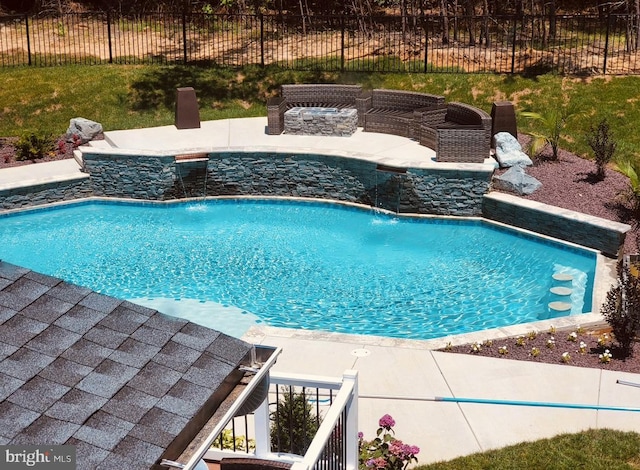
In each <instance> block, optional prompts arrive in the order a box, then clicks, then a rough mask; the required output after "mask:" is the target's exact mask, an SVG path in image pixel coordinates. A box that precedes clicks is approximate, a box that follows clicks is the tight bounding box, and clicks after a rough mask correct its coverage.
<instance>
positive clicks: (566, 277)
mask: <svg viewBox="0 0 640 470" xmlns="http://www.w3.org/2000/svg"><path fill="white" fill-rule="evenodd" d="M551 277H552V278H553V280H554V281H558V282H571V281H573V276H572V275H571V274H568V273H555V274H554V275H553V276H551Z"/></svg>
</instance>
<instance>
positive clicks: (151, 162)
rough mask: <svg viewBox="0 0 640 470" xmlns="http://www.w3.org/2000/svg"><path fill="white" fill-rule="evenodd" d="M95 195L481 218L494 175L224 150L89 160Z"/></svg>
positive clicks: (89, 157)
mask: <svg viewBox="0 0 640 470" xmlns="http://www.w3.org/2000/svg"><path fill="white" fill-rule="evenodd" d="M84 161H85V168H86V170H87V171H88V172H89V173H90V174H91V181H92V185H93V190H94V194H95V195H96V196H118V197H128V198H135V199H151V200H166V199H174V198H182V197H203V196H233V195H238V196H244V195H254V196H290V197H307V198H320V199H333V200H338V201H346V202H354V203H360V204H367V205H372V206H378V207H381V208H385V209H388V210H392V211H399V212H413V213H423V214H437V215H465V216H479V215H481V213H482V198H483V195H484V194H485V193H486V192H487V191H488V189H489V182H490V178H491V174H492V171H491V170H479V171H461V170H451V169H418V168H408V169H406V173H402V174H397V173H393V172H386V171H379V170H377V164H376V163H374V162H371V161H367V160H364V159H359V158H350V157H342V156H340V157H338V156H330V155H308V154H286V153H278V152H220V153H212V154H209V161H208V162H206V161H205V162H204V164H203V163H202V162H190V163H175V161H174V157H147V156H144V157H132V156H122V155H121V156H114V155H108V156H107V155H104V154H101V153H96V154H91V153H86V154H85V155H84Z"/></svg>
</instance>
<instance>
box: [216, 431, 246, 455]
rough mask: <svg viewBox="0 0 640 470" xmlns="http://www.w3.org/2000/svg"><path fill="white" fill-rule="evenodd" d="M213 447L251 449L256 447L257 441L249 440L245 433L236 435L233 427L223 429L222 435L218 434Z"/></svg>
mask: <svg viewBox="0 0 640 470" xmlns="http://www.w3.org/2000/svg"><path fill="white" fill-rule="evenodd" d="M211 448H212V449H223V450H234V451H235V450H241V451H249V450H254V449H255V448H256V441H255V440H253V439H249V440H247V437H246V436H244V435H242V436H234V435H233V431H232V430H231V429H223V430H222V432H221V433H220V436H218V437H217V438H216V439H215V440H214V441H213V444H211Z"/></svg>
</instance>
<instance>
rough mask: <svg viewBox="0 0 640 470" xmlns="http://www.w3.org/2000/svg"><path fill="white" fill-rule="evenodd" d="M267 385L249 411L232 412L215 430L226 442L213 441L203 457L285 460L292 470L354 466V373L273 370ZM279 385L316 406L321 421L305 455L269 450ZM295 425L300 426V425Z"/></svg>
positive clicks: (354, 468) (351, 469)
mask: <svg viewBox="0 0 640 470" xmlns="http://www.w3.org/2000/svg"><path fill="white" fill-rule="evenodd" d="M270 384H271V386H270V392H269V395H268V396H267V398H266V399H265V400H264V401H263V402H262V404H261V405H260V406H259V407H258V408H257V409H256V410H255V411H254V412H253V413H252V414H251V415H247V416H238V417H235V418H234V417H233V415H232V417H230V418H229V419H228V420H226V422H223V423H221V425H220V426H218V427H217V428H216V430H214V433H217V434H222V433H223V432H226V433H227V434H226V440H225V442H226V444H225V445H223V444H222V442H221V441H222V440H216V438H214V439H212V442H213V446H215V447H217V449H214V448H213V447H212V448H210V449H209V450H208V451H207V453H206V454H205V455H204V457H205V458H206V459H211V460H215V461H219V460H221V459H223V458H225V457H226V458H229V457H234V458H235V457H245V458H257V459H265V460H271V461H281V462H288V463H291V464H292V467H291V468H292V470H311V469H328V470H333V469H344V470H357V468H358V430H357V423H358V373H357V371H354V370H347V371H345V372H344V374H343V376H342V377H341V378H340V377H339V378H334V377H320V376H311V375H300V374H284V373H276V372H271V373H270ZM281 387H286V388H287V390H290V391H293V390H296V392H295V393H299V391H300V390H301V391H302V392H301V393H302V394H303V395H304V397H305V398H304V400H305V401H307V400H308V402H309V403H312V404H314V405H315V407H316V415H317V417H318V424H319V425H318V427H317V431H316V433H315V436H314V437H313V439H312V441H311V442H310V443H309V444H308V447H307V450H306V452H305V454H304V455H296V454H292V453H282V452H278V451H277V450H273V449H272V441H273V440H272V431H273V428H274V426H275V425H274V420H273V417H274V414H275V413H276V412H275V411H274V407H277V406H278V394H279V393H280V392H279V390H280V388H281ZM285 393H286V392H285ZM290 393H292V394H293V392H290ZM276 409H277V408H276ZM297 424H298V425H299V426H302V427H304V424H302V423H297ZM225 429H226V430H227V431H225ZM240 441H242V442H241V444H238V443H239V442H240ZM217 442H219V444H216V443H217ZM236 444H238V445H236ZM228 447H230V448H228Z"/></svg>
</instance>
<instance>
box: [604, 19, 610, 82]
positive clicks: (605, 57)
mask: <svg viewBox="0 0 640 470" xmlns="http://www.w3.org/2000/svg"><path fill="white" fill-rule="evenodd" d="M610 28H611V11H609V13H608V14H607V29H606V33H605V39H604V62H603V63H602V74H603V75H605V74H606V73H607V58H608V55H609V30H610Z"/></svg>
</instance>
